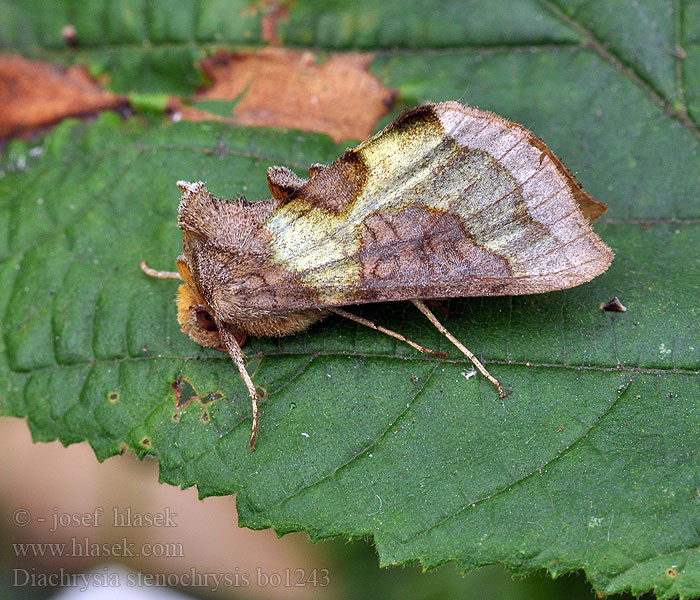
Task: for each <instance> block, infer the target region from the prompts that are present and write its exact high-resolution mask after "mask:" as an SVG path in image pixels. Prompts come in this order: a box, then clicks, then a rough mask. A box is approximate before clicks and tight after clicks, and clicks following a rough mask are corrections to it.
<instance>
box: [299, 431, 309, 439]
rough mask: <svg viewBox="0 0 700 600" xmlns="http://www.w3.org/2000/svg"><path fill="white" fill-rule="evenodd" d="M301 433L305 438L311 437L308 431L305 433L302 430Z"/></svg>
mask: <svg viewBox="0 0 700 600" xmlns="http://www.w3.org/2000/svg"><path fill="white" fill-rule="evenodd" d="M301 435H303V436H304V437H305V438H307V437H311V436H310V435H309V434H308V433H306V432H305V431H302V432H301Z"/></svg>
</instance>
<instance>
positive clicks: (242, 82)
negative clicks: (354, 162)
mask: <svg viewBox="0 0 700 600" xmlns="http://www.w3.org/2000/svg"><path fill="white" fill-rule="evenodd" d="M371 61H372V55H371V54H360V53H345V54H336V55H333V56H332V57H331V58H329V59H328V60H326V61H323V62H318V61H317V60H316V57H315V56H314V54H313V53H311V52H308V51H305V52H299V51H294V50H288V49H284V48H265V49H263V50H260V51H258V52H254V53H236V54H233V53H229V52H219V53H217V54H216V55H214V56H212V57H211V58H208V59H206V60H205V61H204V62H203V63H202V69H203V71H204V72H205V74H206V75H207V76H208V77H209V78H210V79H211V80H212V82H213V83H212V85H211V87H209V88H207V89H206V90H203V91H202V92H200V93H198V94H197V95H196V96H195V98H194V100H195V101H198V100H233V99H234V98H237V97H239V96H242V98H241V100H240V101H239V102H238V103H237V104H236V106H235V108H234V114H233V115H232V118H231V119H223V120H228V121H230V122H235V123H238V124H239V125H248V126H268V127H285V128H290V129H301V130H305V131H316V132H320V133H326V134H328V135H329V136H330V137H331V138H333V140H335V141H336V142H341V141H343V140H347V139H364V138H366V137H367V136H369V135H370V134H371V133H372V131H373V129H374V127H375V126H376V123H377V121H378V120H379V119H380V118H381V117H382V116H383V115H384V114H385V113H386V112H387V111H388V109H389V107H390V106H391V103H392V100H393V93H392V91H391V90H389V89H388V88H386V87H385V86H384V85H383V84H382V83H381V82H380V81H379V80H378V79H377V78H376V77H375V76H374V75H372V74H371V73H369V71H368V70H367V67H368V66H369V64H370V62H371ZM179 112H180V113H181V116H182V117H183V118H185V119H188V120H195V121H199V120H204V119H214V120H222V118H221V117H219V116H217V115H212V114H210V113H208V112H206V111H201V110H197V109H193V108H181V109H180V110H179Z"/></svg>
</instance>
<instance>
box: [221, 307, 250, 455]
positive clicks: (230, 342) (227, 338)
mask: <svg viewBox="0 0 700 600" xmlns="http://www.w3.org/2000/svg"><path fill="white" fill-rule="evenodd" d="M215 322H216V326H217V328H218V330H219V336H220V338H221V340H222V341H223V342H224V346H226V350H227V351H228V353H229V356H230V357H231V359H232V360H233V362H234V363H235V364H236V366H237V367H238V371H239V373H240V374H241V377H242V378H243V381H244V382H245V385H246V387H247V388H248V394H250V401H251V404H252V405H253V428H252V432H251V434H250V449H251V450H255V439H256V438H257V437H258V400H259V397H258V392H257V391H256V389H255V385H254V384H253V380H252V379H251V378H250V375H249V374H248V370H247V369H246V368H245V359H244V357H243V351H242V350H241V347H240V345H239V344H238V341H236V336H235V335H234V334H233V333H232V332H231V330H230V329H229V328H228V326H227V325H226V323H222V322H221V321H219V320H218V319H216V318H215Z"/></svg>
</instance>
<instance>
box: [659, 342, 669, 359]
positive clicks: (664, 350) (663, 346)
mask: <svg viewBox="0 0 700 600" xmlns="http://www.w3.org/2000/svg"><path fill="white" fill-rule="evenodd" d="M659 354H661V355H662V356H664V355H666V354H671V349H670V348H666V344H664V343H661V344H660V345H659Z"/></svg>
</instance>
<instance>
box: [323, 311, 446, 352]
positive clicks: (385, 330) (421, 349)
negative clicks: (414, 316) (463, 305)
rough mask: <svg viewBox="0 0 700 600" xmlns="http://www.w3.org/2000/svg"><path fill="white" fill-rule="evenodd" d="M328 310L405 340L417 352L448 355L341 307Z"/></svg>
mask: <svg viewBox="0 0 700 600" xmlns="http://www.w3.org/2000/svg"><path fill="white" fill-rule="evenodd" d="M328 310H329V311H330V312H333V313H335V314H336V315H340V316H341V317H344V318H346V319H349V320H350V321H355V323H359V324H360V325H364V326H365V327H369V328H370V329H375V330H377V331H381V332H382V333H385V334H386V335H388V336H391V337H393V338H396V339H397V340H400V341H402V342H405V343H406V344H408V345H409V346H411V347H412V348H415V349H416V350H418V351H419V352H424V353H425V354H432V355H433V356H439V357H441V358H447V357H448V356H449V355H448V354H447V352H439V351H438V350H431V349H430V348H425V347H423V346H421V345H420V344H416V342H414V341H413V340H409V339H408V338H407V337H404V336H403V335H401V334H400V333H396V332H395V331H392V330H391V329H387V328H386V327H382V326H381V325H377V324H376V323H372V321H368V320H367V319H363V318H362V317H358V316H357V315H353V314H352V313H349V312H346V311H344V310H343V309H342V308H329V309H328Z"/></svg>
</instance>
